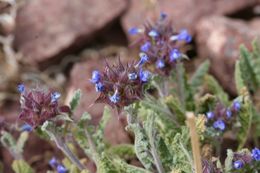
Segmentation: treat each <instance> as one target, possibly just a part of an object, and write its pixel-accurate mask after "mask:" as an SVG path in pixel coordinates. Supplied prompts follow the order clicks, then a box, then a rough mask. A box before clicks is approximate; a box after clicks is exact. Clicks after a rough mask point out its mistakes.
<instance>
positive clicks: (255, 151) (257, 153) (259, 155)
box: [251, 148, 260, 161]
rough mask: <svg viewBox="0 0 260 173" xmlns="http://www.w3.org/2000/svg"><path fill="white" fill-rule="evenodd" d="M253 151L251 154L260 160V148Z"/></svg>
mask: <svg viewBox="0 0 260 173" xmlns="http://www.w3.org/2000/svg"><path fill="white" fill-rule="evenodd" d="M251 153H252V154H251V156H252V158H253V159H254V160H256V161H260V150H259V149H258V148H254V149H253V150H252V152H251Z"/></svg>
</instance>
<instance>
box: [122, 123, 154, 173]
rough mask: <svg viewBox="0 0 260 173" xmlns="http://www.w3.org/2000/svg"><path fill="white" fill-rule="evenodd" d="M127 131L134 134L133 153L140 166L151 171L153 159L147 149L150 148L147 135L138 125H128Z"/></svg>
mask: <svg viewBox="0 0 260 173" xmlns="http://www.w3.org/2000/svg"><path fill="white" fill-rule="evenodd" d="M127 129H129V130H131V131H132V132H134V134H135V144H134V146H135V153H136V156H137V158H138V159H139V161H140V162H141V163H142V165H143V166H144V167H145V168H146V169H148V170H151V169H152V165H153V157H152V155H151V154H150V152H149V150H148V148H149V147H150V145H149V141H148V137H147V134H146V132H145V130H144V129H143V128H142V127H141V126H140V124H137V123H135V124H129V125H128V126H127Z"/></svg>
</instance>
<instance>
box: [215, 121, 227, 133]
mask: <svg viewBox="0 0 260 173" xmlns="http://www.w3.org/2000/svg"><path fill="white" fill-rule="evenodd" d="M213 127H214V128H215V129H219V130H221V131H223V130H225V128H226V125H225V123H224V121H222V120H217V121H215V122H214V123H213Z"/></svg>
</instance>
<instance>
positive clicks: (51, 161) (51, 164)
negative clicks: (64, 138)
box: [49, 157, 59, 168]
mask: <svg viewBox="0 0 260 173" xmlns="http://www.w3.org/2000/svg"><path fill="white" fill-rule="evenodd" d="M58 164H59V163H58V161H57V159H56V158H55V157H52V159H51V160H50V161H49V165H50V166H51V167H52V168H56V167H57V166H58Z"/></svg>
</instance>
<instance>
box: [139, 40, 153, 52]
mask: <svg viewBox="0 0 260 173" xmlns="http://www.w3.org/2000/svg"><path fill="white" fill-rule="evenodd" d="M150 47H151V42H149V41H147V42H145V43H144V44H143V45H142V46H141V48H140V49H141V51H142V52H148V51H149V49H150Z"/></svg>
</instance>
